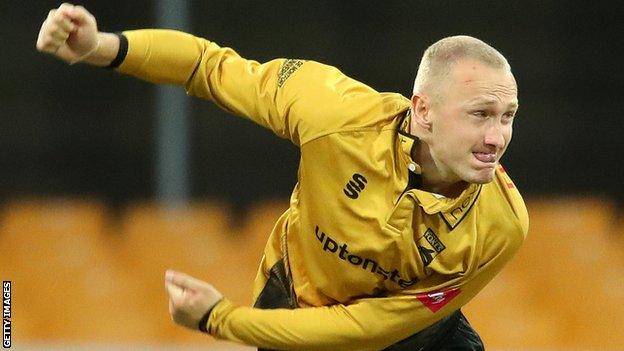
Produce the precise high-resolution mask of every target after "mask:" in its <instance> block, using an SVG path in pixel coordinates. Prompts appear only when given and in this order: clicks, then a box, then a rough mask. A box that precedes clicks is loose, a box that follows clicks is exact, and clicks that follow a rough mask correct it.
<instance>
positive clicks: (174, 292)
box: [165, 282, 184, 306]
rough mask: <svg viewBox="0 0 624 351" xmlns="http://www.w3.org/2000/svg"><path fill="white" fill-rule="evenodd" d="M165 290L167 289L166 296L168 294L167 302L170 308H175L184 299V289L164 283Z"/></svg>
mask: <svg viewBox="0 0 624 351" xmlns="http://www.w3.org/2000/svg"><path fill="white" fill-rule="evenodd" d="M165 288H166V289H167V294H169V302H170V305H171V306H175V305H177V304H179V303H180V301H182V300H183V299H184V289H182V288H180V287H179V286H176V285H174V284H172V283H170V282H165Z"/></svg>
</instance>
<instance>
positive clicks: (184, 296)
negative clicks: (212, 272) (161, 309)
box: [165, 270, 223, 330]
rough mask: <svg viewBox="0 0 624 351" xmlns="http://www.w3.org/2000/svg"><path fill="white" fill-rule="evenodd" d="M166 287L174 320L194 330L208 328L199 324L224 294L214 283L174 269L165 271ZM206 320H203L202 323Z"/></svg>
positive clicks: (170, 311)
mask: <svg viewBox="0 0 624 351" xmlns="http://www.w3.org/2000/svg"><path fill="white" fill-rule="evenodd" d="M165 287H166V289H167V293H168V294H169V313H170V314H171V317H172V318H173V321H174V322H176V323H177V324H179V325H181V326H183V327H186V328H189V329H193V330H198V329H200V330H201V329H202V327H203V328H206V325H202V326H200V325H199V322H200V320H202V317H204V316H205V315H206V313H208V311H210V310H211V309H212V308H213V307H214V306H215V305H216V304H217V303H218V302H219V301H221V299H223V295H222V294H221V293H220V292H219V291H217V289H215V288H214V287H213V286H212V285H210V284H208V283H206V282H204V281H201V280H199V279H195V278H193V277H191V276H189V275H187V274H184V273H180V272H175V271H172V270H168V271H167V272H166V273H165ZM205 322H206V321H205V320H204V321H202V324H203V323H205Z"/></svg>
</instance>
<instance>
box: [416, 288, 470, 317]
mask: <svg viewBox="0 0 624 351" xmlns="http://www.w3.org/2000/svg"><path fill="white" fill-rule="evenodd" d="M460 292H461V290H460V289H458V288H455V289H450V290H445V291H435V292H431V293H427V294H419V295H416V297H417V298H418V300H419V301H420V302H422V304H423V305H425V306H427V308H428V309H430V310H431V312H433V313H436V312H438V311H439V310H440V309H441V308H442V307H444V306H445V305H446V304H447V303H449V302H450V301H451V300H452V299H454V298H455V296H457V295H459V293H460Z"/></svg>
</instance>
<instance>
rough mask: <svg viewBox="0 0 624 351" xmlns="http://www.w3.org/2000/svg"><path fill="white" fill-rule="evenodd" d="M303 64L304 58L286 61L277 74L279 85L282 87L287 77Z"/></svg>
mask: <svg viewBox="0 0 624 351" xmlns="http://www.w3.org/2000/svg"><path fill="white" fill-rule="evenodd" d="M301 65H303V61H302V60H291V59H288V60H286V61H284V64H283V65H282V68H281V69H280V71H279V73H278V74H277V86H278V87H279V88H281V87H282V85H284V82H286V79H288V77H290V75H291V74H293V72H295V71H296V70H297V69H298V68H299V67H301Z"/></svg>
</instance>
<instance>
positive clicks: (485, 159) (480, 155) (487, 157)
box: [472, 152, 496, 166]
mask: <svg viewBox="0 0 624 351" xmlns="http://www.w3.org/2000/svg"><path fill="white" fill-rule="evenodd" d="M472 155H473V156H474V157H475V158H476V159H477V160H478V161H479V162H481V163H485V164H486V165H488V166H493V165H494V164H496V153H490V152H473V153H472Z"/></svg>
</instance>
